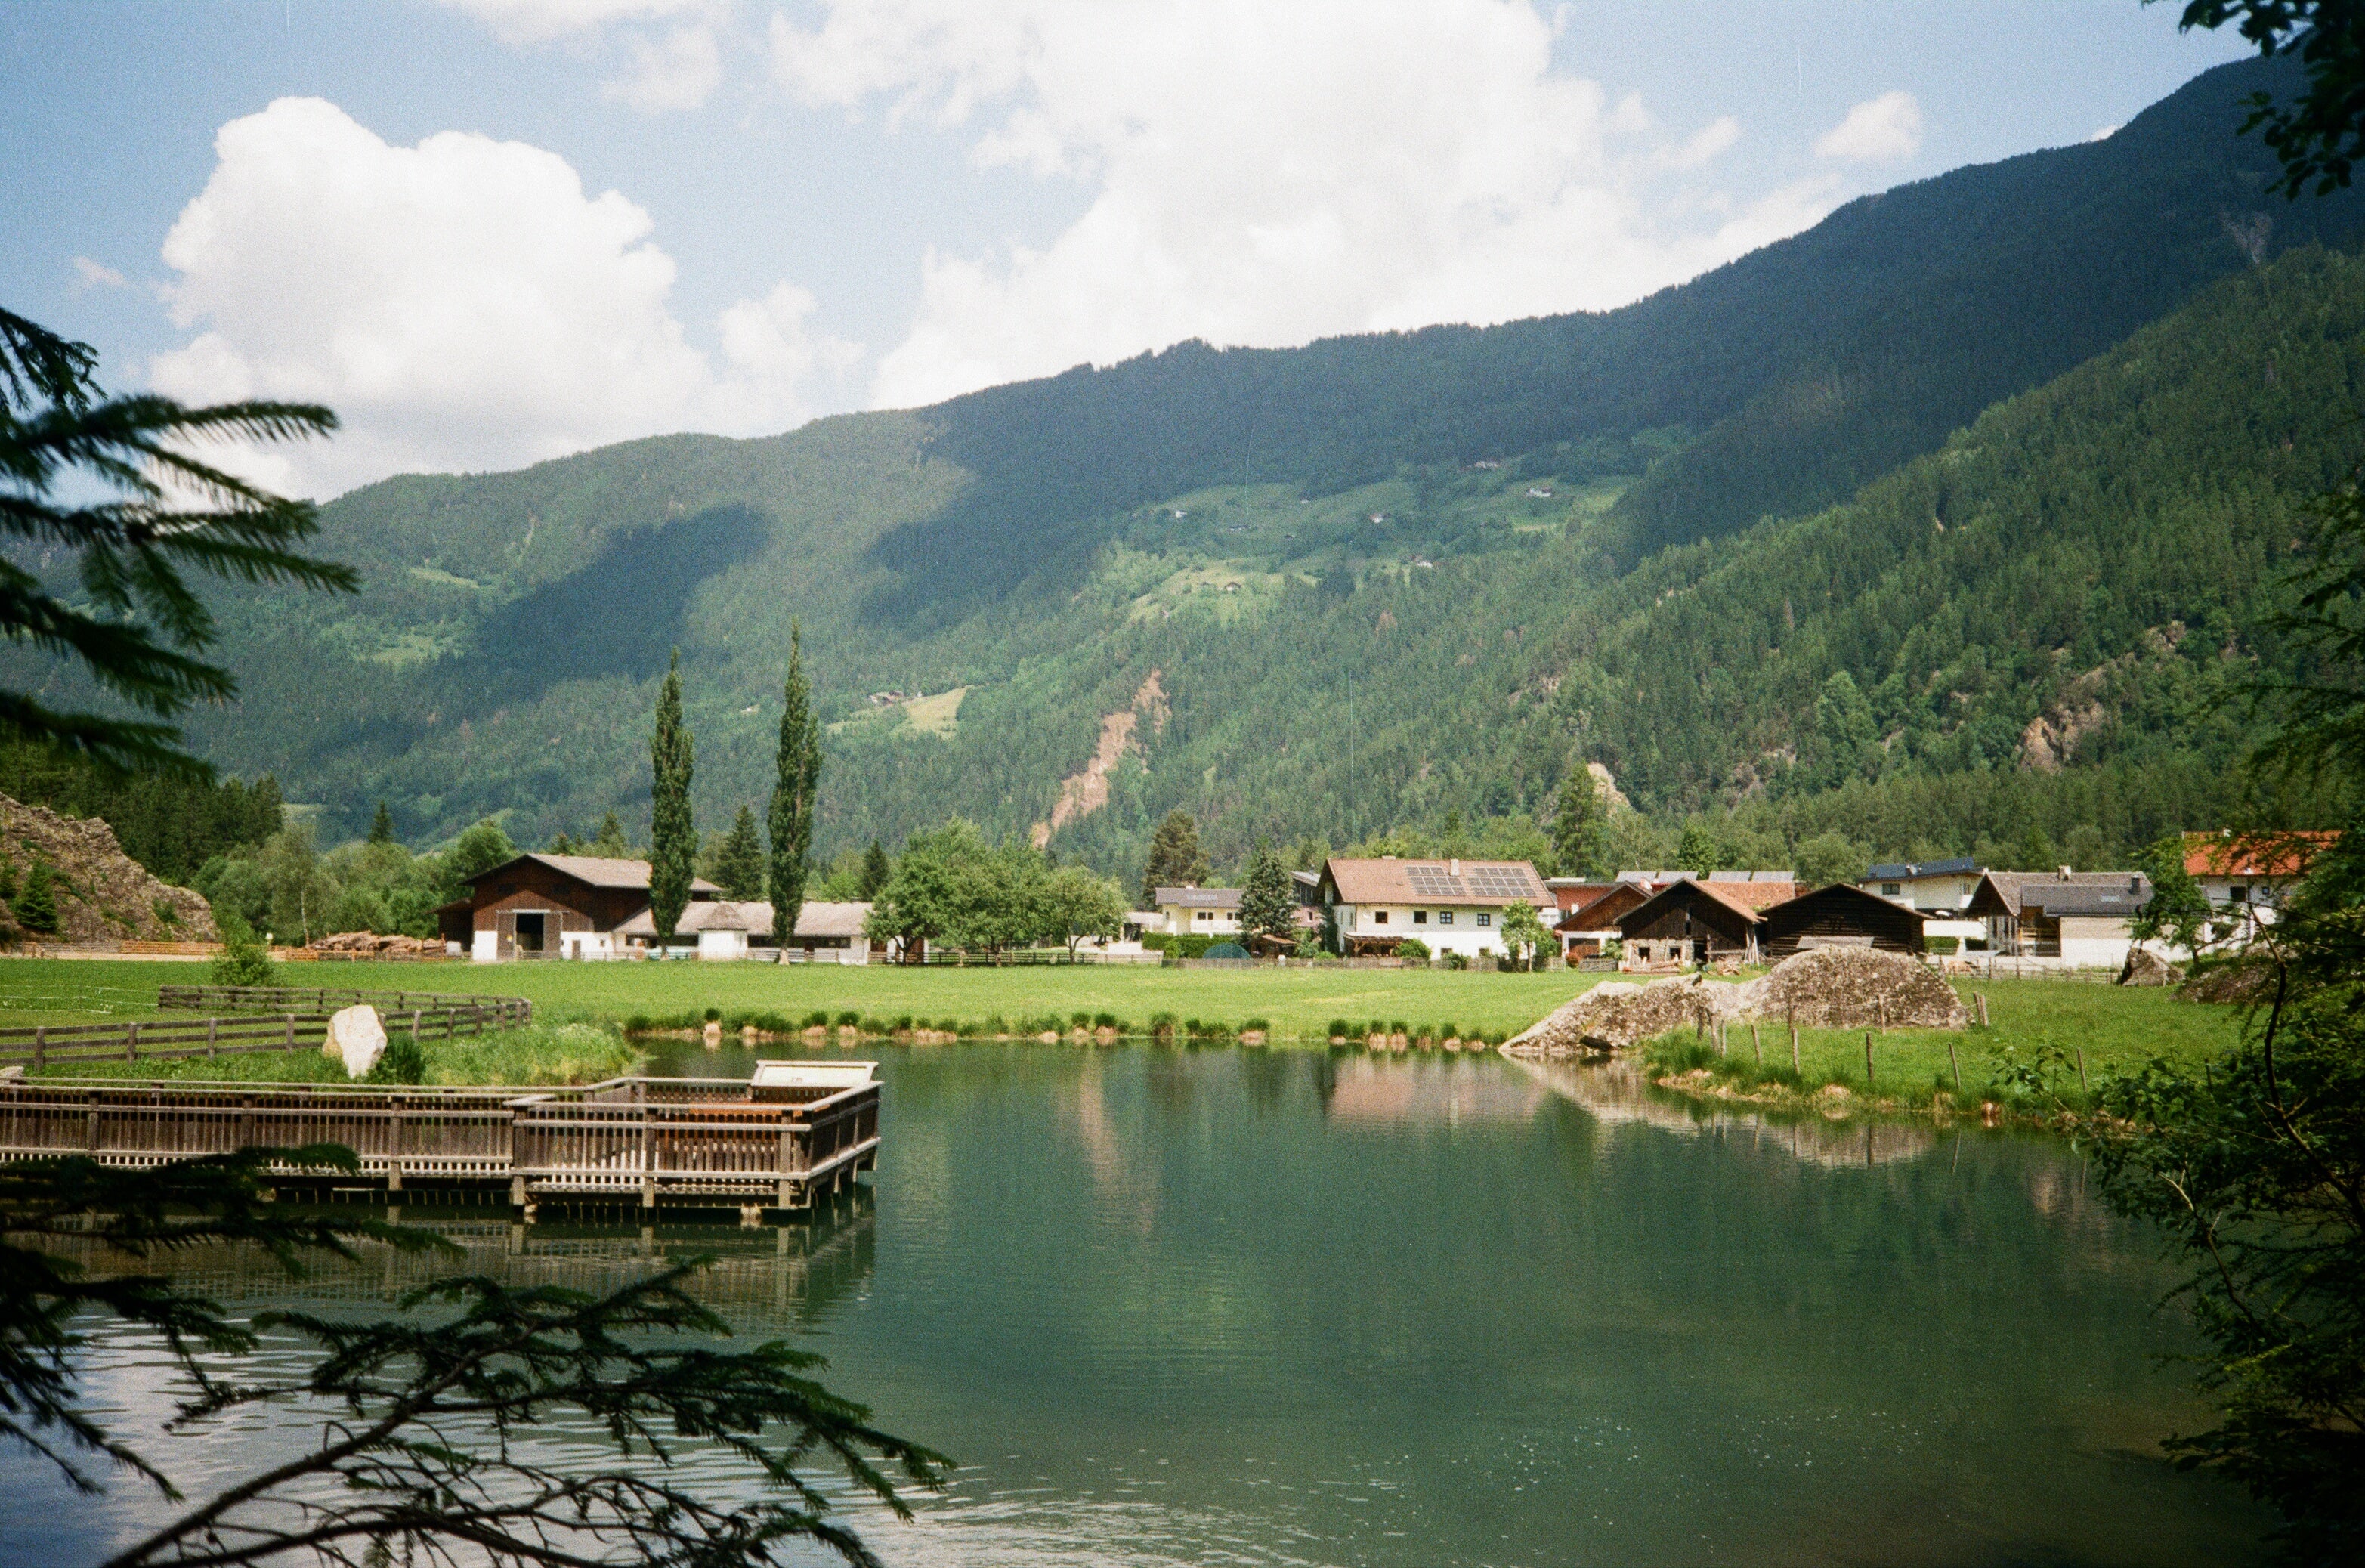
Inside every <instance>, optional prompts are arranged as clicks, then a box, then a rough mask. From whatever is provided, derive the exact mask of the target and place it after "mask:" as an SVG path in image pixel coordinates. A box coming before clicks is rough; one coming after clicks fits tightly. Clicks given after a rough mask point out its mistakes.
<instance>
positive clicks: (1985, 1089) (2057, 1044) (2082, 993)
mask: <svg viewBox="0 0 2365 1568" xmlns="http://www.w3.org/2000/svg"><path fill="white" fill-rule="evenodd" d="M1955 989H1956V991H1960V992H1961V993H1962V995H1963V999H1964V1002H1965V1003H1966V1004H1968V1003H1969V1002H1970V1000H1971V996H1972V993H1973V992H1975V991H1983V992H1985V993H1986V995H1987V998H1988V1018H1989V1022H1990V1027H1988V1028H1984V1029H1982V1028H1979V1027H1978V1026H1977V1025H1976V1024H1974V1026H1973V1027H1971V1028H1970V1029H1967V1030H1966V1031H1964V1032H1962V1033H1960V1034H1956V1033H1953V1032H1951V1031H1948V1030H1944V1029H1895V1030H1889V1031H1888V1032H1886V1033H1877V1034H1875V1035H1874V1036H1873V1081H1872V1085H1871V1088H1872V1089H1873V1091H1874V1092H1877V1093H1878V1094H1879V1095H1880V1096H1882V1097H1883V1098H1901V1099H1907V1100H1920V1101H1925V1102H1926V1101H1927V1100H1928V1099H1929V1098H1930V1096H1931V1095H1932V1093H1933V1092H1936V1091H1941V1090H1943V1091H1946V1092H1953V1091H1954V1089H1955V1081H1956V1080H1955V1074H1956V1070H1957V1066H1958V1065H1959V1069H1960V1071H1961V1074H1962V1087H1963V1094H1964V1096H1965V1097H1967V1098H1986V1099H1998V1100H2003V1101H2010V1102H2014V1103H2023V1102H2026V1101H2027V1100H2029V1099H2030V1098H2031V1096H2030V1095H2029V1094H2028V1093H2026V1092H2025V1091H2024V1090H2023V1088H2021V1087H2019V1086H2016V1085H2015V1084H2014V1083H2013V1082H2012V1081H2011V1079H2010V1078H2009V1076H2008V1075H2009V1074H2010V1072H2011V1070H2012V1068H2014V1067H2015V1066H2023V1065H2032V1064H2037V1063H2039V1061H2040V1058H2042V1061H2043V1064H2044V1065H2045V1066H2046V1070H2047V1071H2048V1073H2049V1075H2050V1077H2051V1078H2052V1079H2053V1081H2054V1083H2055V1089H2056V1092H2058V1093H2059V1095H2060V1097H2061V1098H2062V1099H2063V1100H2064V1101H2065V1102H2066V1103H2069V1104H2073V1105H2074V1104H2079V1103H2082V1102H2083V1101H2084V1100H2085V1099H2086V1097H2087V1094H2086V1089H2084V1088H2081V1086H2080V1084H2079V1079H2078V1063H2079V1056H2080V1055H2081V1054H2082V1056H2083V1058H2084V1065H2085V1073H2086V1085H2087V1086H2089V1087H2090V1086H2092V1085H2095V1084H2099V1083H2100V1082H2102V1080H2103V1079H2104V1078H2105V1077H2106V1076H2109V1075H2111V1074H2114V1073H2125V1072H2131V1071H2134V1070H2135V1069H2137V1068H2140V1067H2142V1066H2143V1065H2144V1064H2145V1063H2146V1062H2148V1061H2150V1060H2152V1059H2153V1058H2166V1059H2168V1060H2169V1061H2171V1062H2174V1063H2178V1064H2180V1065H2182V1066H2186V1067H2191V1066H2195V1065H2197V1064H2199V1063H2200V1062H2201V1061H2202V1059H2204V1058H2207V1057H2210V1056H2212V1055H2214V1054H2215V1053H2216V1052H2218V1051H2221V1050H2223V1049H2224V1048H2225V1047H2227V1046H2230V1045H2232V1044H2234V1042H2235V1041H2236V1039H2237V1038H2238V1037H2239V1036H2240V1033H2241V1028H2242V1014H2241V1013H2240V1011H2239V1010H2238V1009H2236V1008H2233V1007H2228V1006H2223V1005H2217V1004H2211V1003H2203V1002H2184V1001H2180V1000H2179V999H2178V998H2177V997H2176V995H2175V994H2174V993H2173V992H2172V991H2166V990H2161V989H2157V988H2135V987H2120V986H2114V985H2089V984H2079V983H2077V982H2073V981H2064V980H1978V981H1976V982H1973V981H1967V980H1966V981H1958V982H1957V983H1956V988H1955ZM1974 1017H1976V1014H1974ZM1759 1039H1760V1042H1761V1044H1762V1045H1763V1047H1764V1052H1765V1062H1764V1069H1763V1070H1762V1071H1761V1070H1760V1069H1759V1067H1758V1063H1757V1060H1756V1058H1755V1056H1754V1054H1753V1052H1752V1049H1751V1047H1750V1038H1749V1030H1748V1027H1747V1026H1746V1025H1732V1026H1728V1028H1727V1030H1726V1032H1725V1052H1726V1054H1725V1055H1724V1056H1723V1057H1721V1058H1719V1057H1718V1056H1716V1054H1715V1051H1714V1047H1713V1045H1712V1044H1710V1043H1708V1042H1705V1041H1701V1040H1698V1039H1695V1038H1694V1037H1693V1036H1689V1035H1679V1036H1670V1037H1668V1038H1665V1039H1663V1040H1660V1041H1657V1042H1654V1043H1653V1045H1652V1046H1651V1047H1649V1049H1648V1050H1647V1052H1646V1055H1647V1056H1648V1058H1649V1059H1650V1060H1651V1061H1652V1062H1653V1065H1654V1066H1657V1067H1660V1068H1663V1069H1665V1070H1675V1071H1682V1070H1694V1069H1698V1068H1706V1069H1708V1070H1709V1071H1710V1072H1711V1073H1712V1074H1714V1075H1715V1077H1716V1078H1717V1079H1718V1080H1719V1081H1734V1082H1737V1083H1740V1084H1743V1085H1746V1084H1750V1083H1752V1082H1763V1083H1765V1084H1768V1085H1772V1086H1778V1085H1788V1086H1791V1087H1795V1088H1800V1089H1805V1090H1813V1089H1817V1088H1820V1087H1821V1086H1822V1085H1824V1084H1830V1083H1838V1084H1843V1085H1845V1086H1846V1087H1847V1088H1848V1089H1849V1090H1850V1091H1851V1092H1854V1093H1857V1094H1862V1093H1864V1092H1866V1080H1865V1065H1864V1040H1865V1031H1864V1030H1862V1029H1801V1030H1800V1031H1799V1072H1798V1074H1797V1076H1796V1077H1795V1078H1794V1077H1793V1076H1792V1074H1791V1072H1790V1038H1789V1034H1788V1029H1787V1028H1786V1027H1785V1026H1784V1025H1782V1024H1781V1023H1780V1022H1779V1021H1778V1020H1777V1021H1773V1022H1768V1023H1765V1024H1761V1025H1759ZM1949 1047H1952V1053H1953V1054H1952V1055H1951V1056H1950V1055H1949Z"/></svg>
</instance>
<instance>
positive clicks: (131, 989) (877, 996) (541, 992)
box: [0, 958, 1596, 1044]
mask: <svg viewBox="0 0 2365 1568" xmlns="http://www.w3.org/2000/svg"><path fill="white" fill-rule="evenodd" d="M282 973H283V983H286V984H290V985H324V986H331V987H359V988H361V989H363V990H364V991H396V990H405V991H445V992H480V993H486V994H495V995H504V996H523V997H528V998H531V999H532V1002H533V1003H534V1011H535V1015H536V1016H537V1017H538V1018H541V1019H544V1020H546V1021H549V1022H554V1023H555V1022H562V1021H566V1020H569V1019H586V1020H591V1021H595V1022H615V1021H622V1020H625V1019H629V1018H633V1017H634V1016H636V1015H637V1016H641V1017H645V1018H648V1019H651V1020H655V1021H661V1022H675V1021H683V1020H688V1019H690V1018H695V1017H699V1016H702V1015H703V1014H704V1013H705V1011H706V1009H708V1008H710V1007H712V1008H717V1009H719V1010H721V1012H722V1013H723V1015H724V1017H725V1018H726V1019H731V1020H734V1021H735V1020H736V1019H737V1018H739V1017H741V1016H743V1015H749V1014H777V1015H779V1016H783V1017H787V1018H790V1019H793V1020H800V1021H801V1020H802V1019H803V1018H804V1017H805V1016H806V1015H807V1014H812V1013H814V1012H826V1013H828V1014H831V1015H832V1016H833V1017H835V1015H837V1014H841V1013H856V1014H861V1015H863V1016H864V1017H866V1018H872V1019H876V1020H878V1021H880V1022H881V1023H888V1024H891V1023H893V1022H894V1021H896V1020H897V1019H899V1018H902V1017H905V1016H909V1017H911V1018H912V1019H913V1020H914V1021H915V1022H919V1023H922V1024H925V1025H940V1024H942V1023H945V1022H947V1021H954V1022H958V1023H960V1024H963V1025H984V1024H985V1023H987V1022H988V1021H989V1020H991V1019H993V1018H996V1017H999V1018H1001V1019H1003V1020H1004V1021H1005V1022H1007V1023H1011V1024H1015V1023H1017V1022H1018V1021H1020V1020H1032V1019H1040V1018H1043V1017H1046V1016H1049V1015H1057V1016H1059V1017H1060V1018H1062V1019H1066V1018H1070V1017H1072V1016H1073V1015H1074V1014H1078V1013H1084V1014H1093V1015H1098V1014H1103V1013H1107V1014H1114V1015H1115V1017H1116V1018H1117V1019H1119V1020H1120V1021H1121V1022H1123V1023H1125V1024H1129V1025H1134V1026H1136V1027H1137V1028H1146V1027H1147V1026H1148V1025H1149V1021H1150V1019H1151V1018H1153V1017H1155V1016H1156V1015H1157V1014H1160V1013H1171V1014H1173V1015H1174V1016H1175V1018H1176V1019H1178V1020H1188V1019H1193V1018H1196V1019H1199V1020H1201V1021H1202V1022H1203V1023H1207V1024H1215V1025H1223V1026H1224V1027H1226V1028H1227V1029H1234V1030H1236V1029H1238V1028H1239V1026H1240V1025H1243V1024H1245V1023H1247V1022H1249V1021H1250V1020H1251V1019H1257V1018H1261V1019H1264V1020H1267V1021H1268V1022H1269V1023H1270V1024H1271V1025H1272V1035H1273V1037H1274V1038H1275V1039H1276V1040H1278V1041H1284V1042H1288V1043H1294V1044H1295V1043H1303V1044H1317V1043H1319V1042H1320V1041H1322V1040H1323V1039H1325V1038H1327V1037H1328V1028H1329V1024H1330V1021H1331V1020H1332V1019H1334V1018H1349V1019H1353V1020H1355V1021H1356V1022H1357V1023H1358V1024H1362V1023H1367V1022H1369V1021H1371V1020H1373V1019H1382V1020H1385V1021H1387V1022H1389V1023H1399V1022H1401V1023H1406V1024H1410V1025H1414V1026H1416V1027H1418V1026H1421V1025H1430V1026H1438V1025H1448V1024H1451V1025H1455V1026H1456V1027H1457V1028H1459V1029H1460V1030H1462V1031H1463V1032H1464V1033H1468V1032H1471V1031H1484V1032H1485V1034H1487V1035H1488V1036H1493V1037H1496V1038H1500V1037H1501V1036H1507V1035H1511V1034H1516V1033H1517V1032H1518V1031H1519V1030H1521V1029H1524V1028H1526V1027H1527V1026H1528V1025H1530V1024H1532V1023H1534V1022H1535V1021H1536V1020H1537V1019H1538V1018H1541V1017H1542V1016H1543V1015H1544V1014H1547V1013H1549V1012H1551V1011H1552V1009H1553V1008H1554V1007H1557V1006H1559V1005H1560V1004H1561V1003H1562V1002H1565V1001H1567V1000H1568V999H1569V998H1570V997H1572V996H1574V995H1575V994H1576V993H1577V992H1578V991H1581V990H1583V989H1585V988H1586V986H1588V985H1590V984H1592V983H1593V981H1594V980H1595V979H1596V977H1594V976H1591V975H1584V976H1579V975H1572V974H1568V973H1566V972H1562V973H1557V974H1541V975H1505V974H1482V973H1478V972H1475V971H1462V972H1455V971H1452V970H1443V969H1440V970H1434V971H1432V970H1427V969H1338V968H1326V967H1316V968H1308V969H1295V968H1292V969H1153V968H1149V967H1146V966H1145V967H1140V968H1125V967H1117V966H1108V967H1103V966H1099V965H1090V964H1084V965H1077V966H1074V967H1067V966H1061V967H1059V968H1051V969H948V968H945V969H900V968H891V967H888V966H885V965H879V966H870V967H852V966H846V967H840V966H835V965H812V966H808V965H802V964H795V965H775V964H699V963H673V964H652V963H637V964H567V963H542V964H501V965H490V964H487V965H474V964H456V963H455V964H367V963H361V964H289V965H286V966H284V967H283V971H282ZM204 977H205V970H204V969H203V968H202V967H201V966H196V965H190V964H166V963H141V962H130V961H122V962H117V961H106V960H97V959H65V958H17V959H7V960H0V1023H5V1024H51V1023H60V1024H62V1023H90V1022H105V1021H107V1020H109V1019H121V1018H129V1017H147V1016H152V1015H154V1004H155V998H156V988H157V987H158V986H159V985H187V984H191V983H201V982H202V981H203V980H204Z"/></svg>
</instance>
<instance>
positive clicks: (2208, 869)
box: [2184, 828, 2339, 938]
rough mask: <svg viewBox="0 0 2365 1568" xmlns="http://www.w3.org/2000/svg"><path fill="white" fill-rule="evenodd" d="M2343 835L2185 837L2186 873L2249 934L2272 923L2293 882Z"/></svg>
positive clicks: (2221, 834) (2228, 830)
mask: <svg viewBox="0 0 2365 1568" xmlns="http://www.w3.org/2000/svg"><path fill="white" fill-rule="evenodd" d="M2338 836H2339V835H2338V834H2331V833H2247V834H2246V833H2236V832H2235V831H2234V830H2233V829H2231V828H2221V829H2219V830H2218V831H2217V832H2215V833H2188V834H2185V835H2184V869H2185V873H2186V874H2187V875H2188V876H2190V877H2191V879H2193V880H2194V881H2196V882H2199V883H2200V884H2201V891H2202V894H2203V895H2204V896H2205V897H2206V898H2207V899H2208V900H2209V902H2210V903H2211V905H2212V906H2214V908H2216V909H2218V910H2220V911H2222V912H2223V913H2225V914H2227V915H2230V916H2232V917H2233V922H2234V924H2236V925H2237V926H2238V927H2239V928H2240V929H2239V931H2238V933H2236V934H2234V935H2238V936H2239V937H2243V938H2247V937H2249V936H2254V935H2257V934H2258V929H2259V926H2261V925H2271V924H2274V919H2275V912H2276V910H2277V909H2279V908H2280V907H2281V904H2282V902H2283V899H2284V897H2285V896H2286V895H2287V894H2288V893H2289V892H2290V891H2291V889H2292V884H2294V883H2296V882H2297V881H2298V880H2299V879H2301V878H2302V877H2303V876H2305V875H2307V868H2308V865H2309V863H2310V862H2311V861H2313V860H2314V859H2315V857H2317V856H2318V855H2321V854H2322V853H2323V852H2324V851H2325V850H2326V849H2327V848H2329V847H2330V846H2331V845H2332V842H2333V840H2334V839H2335V838H2337V837H2338Z"/></svg>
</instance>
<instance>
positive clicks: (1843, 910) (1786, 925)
mask: <svg viewBox="0 0 2365 1568" xmlns="http://www.w3.org/2000/svg"><path fill="white" fill-rule="evenodd" d="M1929 925H1930V917H1929V916H1928V915H1926V914H1924V913H1922V912H1921V911H1920V910H1918V909H1915V908H1913V907H1912V906H1911V905H1910V904H1907V903H1904V902H1900V901H1899V900H1896V899H1889V898H1883V897H1881V896H1880V895H1879V894H1878V893H1868V892H1866V891H1865V890H1863V889H1862V888H1852V887H1850V886H1848V884H1847V883H1845V882H1833V883H1832V884H1831V885H1830V886H1829V887H1823V888H1817V889H1816V890H1814V891H1812V892H1810V893H1801V894H1799V896H1798V897H1796V898H1794V899H1789V900H1787V901H1785V902H1781V903H1777V904H1775V905H1773V906H1772V907H1770V908H1768V909H1767V910H1766V911H1765V924H1763V925H1761V926H1759V927H1758V932H1757V939H1758V945H1759V949H1760V951H1761V952H1762V953H1763V954H1764V956H1765V961H1766V962H1767V963H1769V964H1778V963H1780V962H1781V961H1782V960H1783V959H1785V958H1791V957H1793V956H1795V955H1796V954H1798V953H1799V952H1800V951H1802V950H1804V949H1806V948H1809V947H1871V948H1875V949H1877V950H1878V951H1880V952H1884V953H1911V954H1914V955H1916V956H1918V955H1920V954H1922V953H1924V952H1927V951H1928V950H1929V942H1928V938H1927V930H1928V927H1929Z"/></svg>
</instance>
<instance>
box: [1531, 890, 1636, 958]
mask: <svg viewBox="0 0 2365 1568" xmlns="http://www.w3.org/2000/svg"><path fill="white" fill-rule="evenodd" d="M1572 891H1573V895H1574V896H1572ZM1552 892H1553V893H1554V894H1555V895H1556V896H1558V897H1559V899H1560V900H1561V910H1562V912H1563V913H1562V914H1561V917H1560V920H1559V922H1558V923H1557V924H1554V925H1553V927H1552V929H1553V930H1554V931H1556V932H1558V933H1559V934H1560V950H1561V954H1562V956H1563V957H1564V958H1572V959H1575V958H1598V957H1599V956H1600V954H1601V947H1602V944H1603V943H1605V942H1607V941H1608V940H1609V939H1610V938H1611V937H1614V936H1616V935H1618V917H1619V916H1620V915H1621V914H1625V913H1629V912H1631V911H1632V910H1636V909H1640V908H1641V907H1642V905H1643V904H1644V903H1645V902H1649V900H1650V897H1651V890H1650V889H1649V888H1646V887H1644V886H1642V884H1641V883H1640V882H1608V883H1591V884H1579V885H1577V886H1576V887H1575V889H1574V890H1570V889H1568V888H1566V887H1565V886H1564V885H1563V884H1561V883H1554V884H1552Z"/></svg>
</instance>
